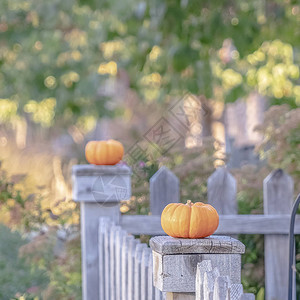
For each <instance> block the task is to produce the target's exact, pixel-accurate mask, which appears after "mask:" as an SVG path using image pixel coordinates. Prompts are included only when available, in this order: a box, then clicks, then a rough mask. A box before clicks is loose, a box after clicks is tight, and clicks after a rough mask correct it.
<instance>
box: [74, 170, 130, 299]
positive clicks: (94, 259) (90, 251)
mask: <svg viewBox="0 0 300 300" xmlns="http://www.w3.org/2000/svg"><path fill="white" fill-rule="evenodd" d="M130 175H131V169H130V168H129V167H128V166H125V165H115V166H94V165H76V166H73V169H72V179H73V200H74V201H76V202H80V209H81V250H82V298H83V299H84V300H98V299H99V293H100V294H102V292H101V291H99V287H100V288H101V285H99V282H100V281H99V279H100V278H99V261H98V260H99V257H98V255H99V251H98V247H97V245H98V225H99V217H102V216H108V217H110V218H111V220H113V221H115V222H116V223H117V224H118V223H119V218H120V207H119V203H120V201H121V200H126V199H129V198H130V196H131V184H130ZM103 275H104V274H101V276H103ZM101 300H102V299H101Z"/></svg>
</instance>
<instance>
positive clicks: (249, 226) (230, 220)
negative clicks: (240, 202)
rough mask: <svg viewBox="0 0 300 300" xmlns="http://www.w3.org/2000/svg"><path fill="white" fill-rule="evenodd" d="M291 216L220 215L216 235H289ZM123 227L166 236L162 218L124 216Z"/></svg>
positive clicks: (298, 228) (299, 224)
mask: <svg viewBox="0 0 300 300" xmlns="http://www.w3.org/2000/svg"><path fill="white" fill-rule="evenodd" d="M289 224H290V215H287V214H284V215H224V216H222V215H220V224H219V227H218V229H217V230H216V232H215V234H221V235H223V234H226V235H227V234H288V232H289ZM121 226H122V228H124V229H125V230H126V231H128V232H130V233H132V234H135V235H138V234H149V235H164V234H165V233H164V231H163V229H162V228H161V224H160V216H142V215H140V216H122V217H121ZM295 234H300V216H297V217H296V223H295Z"/></svg>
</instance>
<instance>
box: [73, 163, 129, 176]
mask: <svg viewBox="0 0 300 300" xmlns="http://www.w3.org/2000/svg"><path fill="white" fill-rule="evenodd" d="M131 173H132V172H131V168H130V167H129V166H127V165H124V164H116V165H113V166H108V165H107V166H104V165H103V166H102V165H101V166H96V165H92V164H87V165H74V166H73V167H72V175H73V176H100V175H105V174H111V175H113V174H115V175H116V174H129V175H131Z"/></svg>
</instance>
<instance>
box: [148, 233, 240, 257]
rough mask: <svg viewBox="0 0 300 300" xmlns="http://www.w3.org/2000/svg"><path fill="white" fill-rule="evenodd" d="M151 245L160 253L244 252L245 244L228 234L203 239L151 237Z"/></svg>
mask: <svg viewBox="0 0 300 300" xmlns="http://www.w3.org/2000/svg"><path fill="white" fill-rule="evenodd" d="M150 247H151V249H152V250H153V251H155V252H157V253H160V254H163V255H165V254H192V253H197V254H201V253H223V254H224V253H230V254H233V253H240V254H241V253H244V252H245V246H244V244H243V243H241V242H240V241H238V240H236V239H233V238H231V237H227V236H210V237H207V238H203V239H178V238H173V237H171V236H156V237H153V238H151V240H150Z"/></svg>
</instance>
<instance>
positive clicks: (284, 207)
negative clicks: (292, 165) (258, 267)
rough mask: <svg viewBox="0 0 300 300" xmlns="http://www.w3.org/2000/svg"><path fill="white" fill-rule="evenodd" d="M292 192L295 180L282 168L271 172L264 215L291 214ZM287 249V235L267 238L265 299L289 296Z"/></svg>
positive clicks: (268, 177) (265, 192)
mask: <svg viewBox="0 0 300 300" xmlns="http://www.w3.org/2000/svg"><path fill="white" fill-rule="evenodd" d="M293 192H294V184H293V179H292V178H291V177H290V176H289V175H288V174H286V173H285V172H284V171H283V170H281V169H278V170H274V171H273V172H271V173H270V174H269V175H268V176H267V177H266V178H265V180H264V214H265V215H290V214H291V210H292V205H293ZM288 247H289V239H288V235H287V234H281V235H279V234H277V235H274V234H273V235H272V234H269V235H265V285H266V300H273V299H287V297H288V256H289V249H288ZM294 286H295V283H294Z"/></svg>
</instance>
